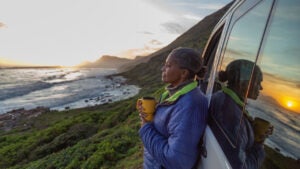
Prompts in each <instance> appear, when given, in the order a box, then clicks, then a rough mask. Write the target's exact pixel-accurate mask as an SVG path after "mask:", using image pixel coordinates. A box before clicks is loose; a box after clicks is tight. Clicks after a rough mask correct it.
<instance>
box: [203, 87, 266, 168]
mask: <svg viewBox="0 0 300 169" xmlns="http://www.w3.org/2000/svg"><path fill="white" fill-rule="evenodd" d="M209 126H210V127H211V129H212V131H213V132H214V135H215V136H216V138H217V140H218V142H219V144H220V146H221V147H222V149H223V151H224V153H225V155H226V157H227V159H228V161H229V162H230V164H231V166H232V168H233V169H258V168H259V167H260V166H261V164H262V162H263V160H264V156H265V153H264V149H263V144H261V143H255V142H254V133H253V129H252V125H251V120H249V117H248V116H247V115H246V114H245V113H243V112H242V110H241V107H240V106H239V105H238V104H237V103H236V102H235V101H234V100H233V99H232V98H231V97H230V96H229V95H227V94H225V93H224V92H223V91H218V92H216V93H215V94H214V95H213V96H212V99H211V102H210V107H209ZM207 153H209V152H207Z"/></svg>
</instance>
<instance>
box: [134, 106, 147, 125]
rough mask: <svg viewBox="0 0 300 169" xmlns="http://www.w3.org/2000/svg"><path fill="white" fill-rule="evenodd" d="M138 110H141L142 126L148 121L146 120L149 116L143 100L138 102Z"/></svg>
mask: <svg viewBox="0 0 300 169" xmlns="http://www.w3.org/2000/svg"><path fill="white" fill-rule="evenodd" d="M136 107H137V110H138V112H139V116H140V120H141V127H142V126H143V125H144V124H146V123H147V121H146V117H147V114H146V113H144V108H143V105H142V102H137V106H136Z"/></svg>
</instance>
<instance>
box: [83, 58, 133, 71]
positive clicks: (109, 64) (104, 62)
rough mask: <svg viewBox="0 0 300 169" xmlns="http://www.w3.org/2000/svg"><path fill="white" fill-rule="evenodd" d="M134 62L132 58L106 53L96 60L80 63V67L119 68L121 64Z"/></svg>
mask: <svg viewBox="0 0 300 169" xmlns="http://www.w3.org/2000/svg"><path fill="white" fill-rule="evenodd" d="M130 62H133V60H132V59H126V58H119V57H116V56H109V55H104V56H102V57H101V58H99V59H98V60H96V61H95V62H84V63H81V64H80V65H78V67H88V68H119V67H120V66H122V65H124V64H126V63H130Z"/></svg>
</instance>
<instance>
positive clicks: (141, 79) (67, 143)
mask: <svg viewBox="0 0 300 169" xmlns="http://www.w3.org/2000/svg"><path fill="white" fill-rule="evenodd" d="M227 8H228V7H226V8H225V9H222V10H220V11H218V12H217V13H214V14H212V15H210V16H208V17H206V18H205V19H203V20H202V21H201V22H199V23H198V24H197V25H195V26H194V27H193V28H191V29H190V30H189V31H187V32H186V33H184V34H183V35H182V36H180V37H179V38H178V39H176V40H175V41H174V42H173V43H171V44H170V45H169V46H167V47H165V48H163V49H162V50H160V51H158V52H155V53H153V54H151V55H150V56H149V57H151V59H150V61H149V62H148V63H144V64H139V65H137V66H136V67H135V68H133V69H132V70H130V71H127V72H124V73H122V74H121V75H123V76H125V77H126V78H128V83H131V84H135V85H138V86H140V87H141V88H142V89H141V92H140V93H139V94H138V95H137V96H135V97H133V98H131V99H127V100H123V101H119V102H115V103H109V104H105V105H101V106H95V107H91V108H82V109H75V110H68V111H63V112H57V111H48V112H45V113H43V114H41V115H39V116H38V117H35V118H32V119H30V121H28V120H26V119H24V120H20V121H19V122H18V123H19V125H17V126H18V127H15V128H14V129H13V130H10V131H0V169H22V168H24V169H25V168H26V169H99V168H101V169H106V168H111V169H124V168H125V169H137V168H141V164H142V161H143V159H142V151H143V148H142V143H141V141H140V139H139V137H138V129H139V128H140V121H139V118H138V114H137V112H136V110H135V101H136V99H137V98H139V97H141V96H145V95H151V96H155V97H158V96H159V95H160V93H161V90H162V89H163V84H162V83H161V80H160V74H161V73H160V68H161V65H162V64H163V62H164V60H165V58H166V56H167V54H168V53H169V52H170V51H171V50H172V49H173V48H175V47H178V46H188V47H194V48H197V49H198V50H199V49H200V50H201V49H202V48H203V47H204V45H205V42H206V40H207V39H208V36H209V34H210V31H209V30H212V28H213V26H214V25H215V24H216V22H217V21H218V20H219V18H220V17H221V16H222V15H223V14H224V12H225V11H226V9H227ZM25 123H26V127H24V126H25V125H24V124H25ZM267 152H268V155H269V157H268V158H267V160H266V163H265V166H264V167H265V168H268V169H276V168H285V169H288V168H290V169H295V168H296V162H295V160H292V159H288V158H284V157H282V156H281V155H280V154H278V153H277V152H275V151H273V150H271V149H267ZM288 166H289V167H288Z"/></svg>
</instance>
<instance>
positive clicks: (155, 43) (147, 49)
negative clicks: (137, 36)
mask: <svg viewBox="0 0 300 169" xmlns="http://www.w3.org/2000/svg"><path fill="white" fill-rule="evenodd" d="M163 46H164V44H163V43H162V42H160V41H159V40H156V39H152V40H150V41H148V42H147V43H146V44H145V45H144V47H142V48H132V49H128V50H125V51H123V52H121V53H120V56H121V57H126V58H131V59H133V58H135V57H136V56H146V55H149V54H151V53H153V52H155V51H157V50H159V49H161V48H162V47H163Z"/></svg>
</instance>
